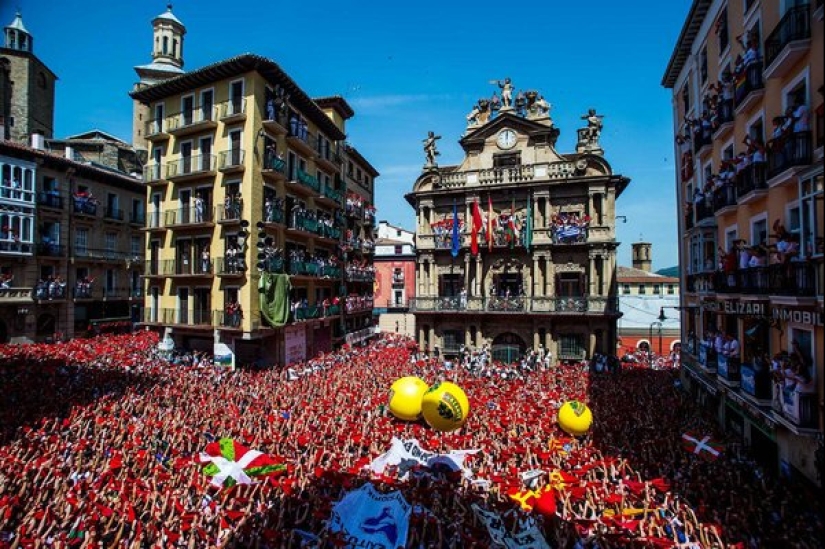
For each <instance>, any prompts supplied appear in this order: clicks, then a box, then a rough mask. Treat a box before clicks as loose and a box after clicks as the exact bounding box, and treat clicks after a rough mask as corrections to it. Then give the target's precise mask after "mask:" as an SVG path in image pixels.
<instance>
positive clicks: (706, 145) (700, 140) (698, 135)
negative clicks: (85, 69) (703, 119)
mask: <svg viewBox="0 0 825 549" xmlns="http://www.w3.org/2000/svg"><path fill="white" fill-rule="evenodd" d="M712 150H713V140H712V139H711V134H710V130H709V129H708V130H707V131H705V130H704V129H702V130H697V131H695V132H693V153H694V154H695V155H696V157H697V158H700V157H703V156H705V155H706V154H707V153H709V152H710V151H712Z"/></svg>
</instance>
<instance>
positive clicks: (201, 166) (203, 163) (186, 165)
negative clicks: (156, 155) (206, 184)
mask: <svg viewBox="0 0 825 549" xmlns="http://www.w3.org/2000/svg"><path fill="white" fill-rule="evenodd" d="M216 166H217V162H216V161H215V155H214V154H196V155H183V156H181V157H180V158H178V159H177V160H173V161H171V162H167V163H166V178H167V179H168V180H169V181H173V182H176V183H182V182H184V181H189V180H192V179H198V178H201V177H207V176H210V175H212V176H214V175H215V168H216Z"/></svg>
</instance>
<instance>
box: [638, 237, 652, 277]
mask: <svg viewBox="0 0 825 549" xmlns="http://www.w3.org/2000/svg"><path fill="white" fill-rule="evenodd" d="M652 248H653V244H651V243H650V242H634V243H633V268H634V269H640V270H642V271H647V272H648V273H649V272H650V270H651V269H652V268H653V256H652V255H651V251H652Z"/></svg>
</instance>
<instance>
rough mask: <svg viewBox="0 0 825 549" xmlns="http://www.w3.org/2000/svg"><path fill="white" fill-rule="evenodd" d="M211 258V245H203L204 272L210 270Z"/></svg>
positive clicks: (202, 260) (202, 262)
mask: <svg viewBox="0 0 825 549" xmlns="http://www.w3.org/2000/svg"><path fill="white" fill-rule="evenodd" d="M210 259H211V258H210V257H209V245H208V244H207V245H205V246H204V247H203V251H202V252H201V271H203V272H204V273H208V272H209V267H210V263H211V261H210Z"/></svg>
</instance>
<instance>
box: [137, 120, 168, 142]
mask: <svg viewBox="0 0 825 549" xmlns="http://www.w3.org/2000/svg"><path fill="white" fill-rule="evenodd" d="M143 135H144V136H145V137H146V139H148V140H149V141H165V140H167V139H169V132H168V131H167V128H166V119H165V118H156V119H153V120H149V121H148V122H146V124H144V126H143Z"/></svg>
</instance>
